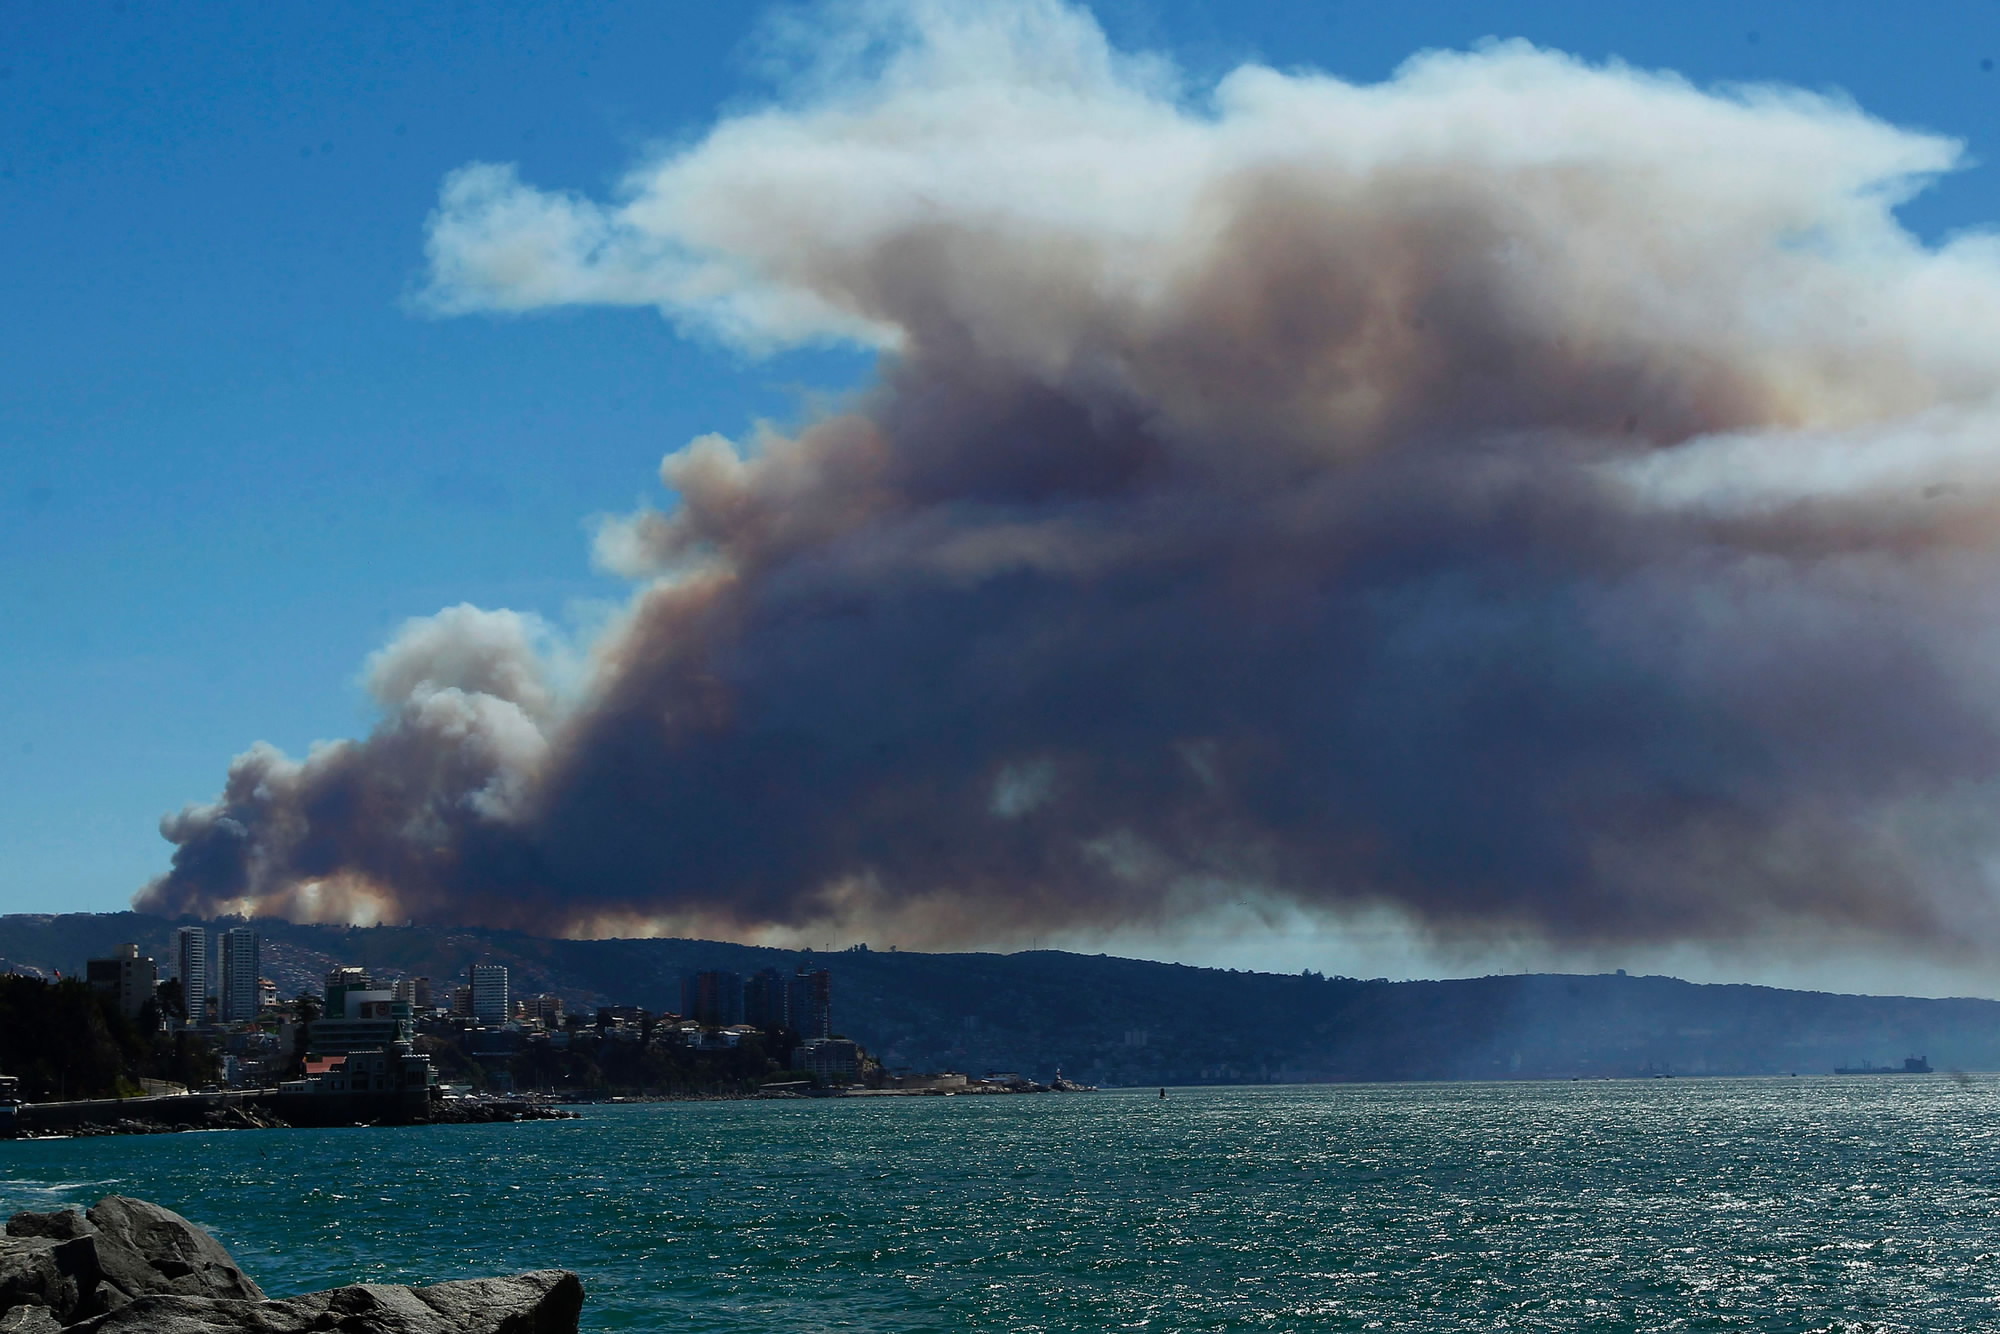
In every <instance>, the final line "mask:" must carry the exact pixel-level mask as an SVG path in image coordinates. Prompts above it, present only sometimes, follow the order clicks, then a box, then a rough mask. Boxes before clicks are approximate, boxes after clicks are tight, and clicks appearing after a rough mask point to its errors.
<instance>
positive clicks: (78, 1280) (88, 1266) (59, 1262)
mask: <svg viewBox="0 0 2000 1334" xmlns="http://www.w3.org/2000/svg"><path fill="white" fill-rule="evenodd" d="M582 1310H583V1284H582V1282H581V1281H580V1280H579V1279H578V1278H577V1276H576V1275H575V1274H572V1273H569V1272H568V1271H566V1270H561V1269H541V1270H536V1271H534V1272H533V1273H527V1274H515V1275H513V1276H511V1277H508V1278H477V1279H467V1280H463V1281H461V1282H456V1283H436V1284H432V1285H431V1286H429V1287H408V1286H403V1285H399V1284H380V1283H358V1284H354V1285H352V1286H350V1287H345V1288H329V1289H327V1290H326V1291H325V1292H309V1293H307V1294H305V1295H304V1296H302V1297H290V1298H285V1299H283V1300H279V1301H273V1300H271V1299H269V1298H267V1297H266V1296H265V1295H264V1290H263V1289H262V1288H260V1287H258V1286H257V1284H256V1281H255V1280H253V1279H252V1278H251V1277H250V1276H249V1275H248V1274H245V1273H244V1272H243V1271H242V1270H241V1269H239V1268H237V1266H236V1261H235V1260H234V1259H232V1258H231V1257H230V1254H229V1252H228V1251H226V1250H224V1249H223V1248H222V1245H221V1243H219V1242H217V1241H216V1240H215V1238H213V1237H211V1236H209V1235H208V1233H206V1232H204V1231H202V1230H201V1229H200V1228H198V1227H196V1226H195V1225H194V1224H192V1223H190V1222H188V1221H187V1219H185V1218H182V1217H181V1216H180V1215H179V1214H177V1213H175V1212H174V1211H173V1210H171V1209H163V1208H161V1207H160V1206H159V1205H157V1204H148V1203H147V1202H146V1201H144V1200H135V1199H131V1198H129V1197H127V1196H123V1195H112V1196H107V1197H106V1198H105V1199H102V1200H99V1201H98V1202H97V1204H96V1205H94V1206H93V1207H92V1208H90V1209H89V1210H88V1211H79V1210H76V1209H63V1210H58V1211H56V1212H54V1213H19V1214H15V1215H14V1216H13V1217H12V1218H10V1219H8V1220H7V1234H6V1236H4V1237H0V1334H55V1331H59V1330H60V1331H69V1332H70V1334H307V1331H320V1330H339V1331H342V1332H343V1334H576V1328H577V1318H578V1316H579V1314H580V1313H581V1312H582Z"/></svg>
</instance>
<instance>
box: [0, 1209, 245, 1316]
mask: <svg viewBox="0 0 2000 1334" xmlns="http://www.w3.org/2000/svg"><path fill="white" fill-rule="evenodd" d="M46 1216H47V1215H43V1217H46ZM85 1218H86V1219H87V1220H88V1221H89V1223H90V1224H91V1225H92V1226H93V1227H94V1228H95V1229H96V1233H95V1235H94V1237H93V1240H94V1241H95V1242H96V1244H97V1262H98V1265H99V1266H100V1267H101V1268H102V1269H103V1272H104V1284H105V1286H106V1287H107V1288H108V1289H111V1290H112V1292H109V1293H107V1294H106V1301H105V1304H106V1305H107V1306H115V1305H119V1304H121V1301H120V1299H122V1300H124V1301H130V1300H132V1299H134V1298H138V1297H145V1296H150V1295H155V1294H158V1295H162V1296H164V1295H169V1294H171V1295H175V1296H183V1297H224V1298H229V1299H231V1300H235V1301H253V1302H254V1301H262V1300H263V1299H264V1290H263V1289H262V1288H260V1287H258V1286H257V1284H256V1282H255V1281H254V1280H253V1279H251V1277H250V1276H249V1275H248V1274H246V1273H244V1272H243V1271H242V1270H241V1269H238V1268H237V1267H236V1261H235V1260H233V1259H231V1258H230V1255H229V1252H228V1251H225V1250H224V1249H222V1243H220V1242H218V1241H217V1240H216V1239H215V1238H214V1237H211V1236H209V1235H208V1234H207V1233H206V1232H204V1231H202V1230H201V1229H200V1228H198V1227H196V1226H195V1225H194V1224H192V1223H190V1222H188V1221H187V1219H185V1218H182V1217H181V1216H180V1215H179V1214H177V1213H175V1212H174V1211H173V1210H171V1209H162V1208H161V1207H160V1206H159V1205H157V1204H148V1203H147V1202H146V1201H144V1200H135V1199H133V1198H131V1197H130V1196H128V1195H107V1196H106V1197H105V1198H103V1199H101V1200H99V1201H98V1202H97V1203H96V1205H94V1206H93V1207H92V1208H91V1210H90V1212H89V1213H87V1214H86V1215H85ZM8 1226H9V1228H11V1227H12V1226H13V1224H12V1223H11V1222H10V1223H9V1224H8ZM114 1294H115V1295H114Z"/></svg>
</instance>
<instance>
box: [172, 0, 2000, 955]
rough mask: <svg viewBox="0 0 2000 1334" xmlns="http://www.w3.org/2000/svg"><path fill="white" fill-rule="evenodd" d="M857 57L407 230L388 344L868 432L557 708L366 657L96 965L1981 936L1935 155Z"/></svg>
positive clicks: (1982, 320)
mask: <svg viewBox="0 0 2000 1334" xmlns="http://www.w3.org/2000/svg"><path fill="white" fill-rule="evenodd" d="M857 15H858V16H857ZM848 18H849V21H850V22H851V23H853V24H858V25H859V26H858V27H852V28H848V29H843V30H842V39H841V40H834V39H831V38H829V39H827V40H826V41H825V42H823V46H824V47H825V48H826V49H833V50H837V51H842V52H860V53H861V54H860V56H858V57H857V58H856V63H855V64H853V65H851V66H838V65H836V66H832V67H826V68H821V69H819V70H817V71H815V72H814V73H813V75H812V76H811V77H810V78H809V79H806V80H804V86H807V87H809V89H810V92H809V93H806V94H802V95H801V96H800V97H799V98H798V99H797V100H795V101H792V102H787V103H783V104H780V105H776V106H773V107H771V108H769V109H766V110H762V111H758V112H754V113H747V114H743V115H739V116H736V117H733V118H730V119H727V120H724V121H722V122H721V123H720V124H718V125H717V126H716V127H715V128H714V130H713V131H712V132H711V133H710V134H709V135H708V136H707V137H706V139H705V140H703V141H702V142H701V143H699V144H697V145H696V146H694V147H692V148H689V149H687V150H685V151H682V152H678V153H676V154H674V155H672V156H669V157H667V158H664V159H662V160H659V161H656V162H653V163H650V164H648V165H646V166H644V167H642V168H641V169H639V170H637V171H636V172H634V173H633V175H632V177H631V178H630V180H629V181H628V182H627V186H626V189H625V191H624V193H623V196H622V198H621V200H620V201H619V202H616V203H612V204H603V205H601V204H596V203H593V202H590V201H586V200H582V199H577V198H573V197H568V196H559V195H552V194H546V193H541V192H538V191H536V190H534V189H532V188H531V187H529V186H526V185H524V184H522V183H520V182H519V181H518V180H517V179H516V177H515V176H514V174H513V173H512V171H511V169H509V168H505V167H499V166H490V165H475V166H470V167H466V168H464V169H463V170H461V171H459V172H457V173H455V174H454V175H453V176H451V177H450V178H449V179H448V180H447V181H446V183H445V186H444V190H443V195H442V201H441V204H440V207H439V210H438V212H437V213H436V215H435V216H434V217H433V219H432V221H431V226H430V256H431V263H432V285H431V288H430V291H429V294H428V299H429V301H430V302H431V304H432V305H433V306H434V307H435V308H436V309H438V310H440V311H445V312H452V311H475V310H494V309H504V310H529V309H536V308H542V307H547V306H552V305H558V304H563V303H582V302H590V303H625V304H639V305H654V306H658V307H659V308H661V309H662V310H663V311H664V312H665V313H667V314H668V315H669V316H670V317H672V318H674V319H675V320H677V321H680V322H682V323H683V324H684V325H685V326H687V327H689V328H690V329H695V330H706V331H709V332H711V333H714V334H717V335H719V336H721V337H724V338H727V339H730V340H734V341H736V342H738V343H739V344H741V345H744V346H746V347H749V348H751V349H753V350H754V349H756V348H758V347H768V346H775V345H780V344H784V343H790V342H797V341H801V340H810V339H826V338H835V339H849V340H856V339H858V340H862V341H864V342H867V343H869V344H871V345H873V346H875V347H878V348H880V349H881V352H882V369H881V372H880V376H879V381H878V383H877V384H876V385H875V386H874V387H873V388H872V389H871V390H869V391H868V392H867V393H866V394H865V395H863V396H862V397H861V398H860V399H859V400H858V401H857V402H855V403H854V404H853V405H852V406H851V408H850V409H849V410H846V411H843V412H840V413H838V414H836V415H830V416H827V417H825V418H823V419H821V420H817V421H814V422H813V423H811V424H810V425H808V426H806V427H805V428H804V429H803V430H801V431H799V432H798V433H797V434H795V435H781V434H777V433H774V432H772V431H768V430H767V431H764V432H762V433H760V434H759V435H757V436H756V438H754V439H752V440H751V441H749V442H748V443H747V444H742V445H738V444H735V443H732V442H730V441H728V440H725V439H722V438H720V437H715V436H710V437H705V438H703V439H701V440H697V441H695V442H694V443H693V444H691V445H689V446H688V447H687V448H686V449H684V450H681V451H679V452H677V453H675V454H674V455H672V456H671V457H669V458H668V459H667V460H666V463H665V465H664V467H663V475H664V478H665V480H666V482H667V484H668V486H669V488H670V489H671V490H672V491H673V492H674V493H675V494H676V495H677V496H678V501H677V504H676V506H675V507H674V508H673V509H672V510H671V511H670V512H666V513H642V514H638V515H635V516H631V517H630V518H628V519H624V520H620V521H617V522H615V523H610V524H607V525H606V526H605V528H604V530H603V531H602V533H601V534H600V542H599V554H600V556H601V558H602V559H603V560H604V561H605V563H606V564H607V565H609V566H610V567H612V568H614V569H618V570H620V571H622V572H625V573H628V574H630V575H632V576H633V577H634V578H635V579H638V580H639V581H640V584H639V589H638V592H637V593H636V596H635V599H634V601H633V603H632V606H631V608H630V609H629V612H628V614H627V615H626V616H625V618H624V619H623V620H622V621H621V623H620V624H618V625H617V626H616V627H615V628H613V629H612V630H611V631H610V632H608V633H607V634H606V635H604V636H603V638H602V640H601V641H600V642H598V643H596V644H595V645H593V646H590V648H589V656H588V667H587V669H586V670H585V671H584V672H583V674H582V679H581V681H580V683H578V684H575V685H574V686H571V687H569V688H562V689H559V688H557V686H555V685H553V684H551V680H552V676H551V671H550V669H549V667H548V665H547V652H546V645H545V644H544V643H543V640H544V638H545V632H544V631H543V630H542V629H541V628H540V627H539V626H538V625H537V624H536V623H534V622H533V621H532V620H531V619H529V618H524V617H521V616H517V615H515V614H514V613H511V612H485V611H480V610H477V609H474V608H470V607H460V608H455V609H452V610H450V611H447V612H444V613H442V614H440V615H439V616H438V617H437V618H435V619H433V620H431V621H427V622H423V623H420V624H417V625H413V626H412V627H411V628H410V629H409V630H408V631H406V633H405V634H404V635H403V636H402V637H401V638H400V639H399V640H398V641H397V642H396V643H394V644H392V645H391V646H390V647H389V648H387V649H385V650H384V651H383V652H382V653H381V654H380V655H378V657H377V659H376V661H375V662H374V664H373V665H372V667H371V672H370V678H369V679H370V683H371V687H372V688H373V689H374V691H375V693H376V696H377V698H378V699H379V701H380V703H381V706H382V709H383V721H382V722H381V724H380V725H379V726H378V727H377V728H376V730H375V731H374V732H373V733H372V734H371V735H370V736H369V737H367V738H366V739H364V740H360V741H355V742H349V743H340V744H336V745H332V746H328V747H326V748H324V749H321V750H319V751H316V752H315V753H314V754H313V755H311V756H309V757H308V758H307V759H305V760H303V761H295V760H291V759H287V758H286V757H284V756H282V755H280V754H278V753H277V752H275V751H273V750H271V749H269V748H267V747H258V748H256V749H253V750H252V751H250V752H249V753H247V754H246V755H244V756H242V757H240V758H239V759H238V760H237V761H236V763H235V765H234V766H233V767H232V769H231V772H230V778H229V782H228V785H227V787H226V789H225V791H224V792H223V794H222V796H221V797H220V798H219V799H218V800H217V801H215V802H214V803H211V804H208V805H203V806H195V807H190V808H188V809H187V810H185V811H183V812H181V813H180V814H179V815H177V816H173V817H170V818H169V819H168V820H166V821H165V822H164V825H163V828H164V831H165V833H166V835H167V837H168V838H169V839H170V840H171V841H172V842H173V843H175V844H176V845H177V847H176V851H175V854H174V860H173V869H172V870H171V872H170V873H169V874H167V875H166V876H164V877H163V878H161V879H160V880H158V881H156V882H155V883H154V884H152V885H151V886H149V887H148V888H147V889H146V890H145V891H144V892H143V893H142V894H141V896H140V899H139V902H140V903H141V905H142V906H144V907H147V908H151V909H157V910H167V911H179V910H192V911H201V912H215V911H227V910H232V909H234V910H249V911H256V912H267V913H278V914H282V915H286V916H291V917H294V918H316V919H335V920H346V919H363V920H365V919H370V918H393V919H400V918H404V917H414V918H416V919H418V920H420V921H433V922H446V921H452V922H468V923H483V924H492V925H505V926H518V927H528V928H534V929H538V930H545V931H553V932H575V933H589V932H604V931H613V930H617V931H627V932H638V931H648V930H652V931H666V930H690V929H693V930H704V931H728V932H736V933H744V932H753V933H754V932H757V931H760V930H765V929H768V928H773V927H791V928H807V927H815V926H821V925H825V924H830V923H831V924H841V925H844V926H847V927H861V926H868V927H871V928H873V929H875V930H878V931H888V932H890V933H892V934H893V935H894V936H895V937H896V938H900V939H903V940H906V941H943V940H967V939H988V940H991V939H1001V938H1009V937H1017V936H1019V935H1021V934H1024V933H1026V932H1029V931H1031V930H1036V929H1042V928H1047V927H1057V928H1064V927H1070V928H1074V927H1098V926H1104V927H1112V926H1131V925H1134V924H1140V925H1144V924H1148V923H1157V922H1160V921H1162V920H1167V919H1177V918H1185V917H1188V916H1198V915H1199V914H1201V913H1202V912H1204V911H1205V910H1206V909H1207V908H1208V907H1210V906H1211V905H1212V904H1214V903H1218V902H1221V901H1224V900H1235V899H1241V898H1244V897H1246V896H1248V897H1252V898H1256V899H1260V900H1263V901H1268V902H1279V903H1289V904H1293V905H1299V906H1303V907H1304V908H1306V909H1307V910H1309V911H1315V912H1317V911H1325V912H1329V913H1334V914H1338V913H1340V912H1343V911H1346V910H1348V909H1353V908H1357V907H1368V906H1372V905H1381V904H1387V905H1391V906H1392V907H1394V908H1396V909H1398V910H1400V911H1402V912H1405V913H1407V914H1410V915H1412V916H1414V917H1415V918H1417V919H1418V920H1420V921H1422V922H1424V923H1427V924H1429V926H1430V927H1432V928H1434V929H1436V930H1438V931H1441V932H1446V933H1450V932H1479V931H1503V932H1514V933H1526V934H1528V935H1531V936H1538V937H1542V938H1546V939H1550V940H1554V941H1557V942H1583V941H1696V942H1700V941H1718V940H1730V939H1739V938H1742V937H1744V936H1746V935H1753V934H1756V933H1760V932H1766V933H1769V932H1778V931H1785V932H1791V933H1798V932H1801V931H1808V932H1811V933H1814V934H1815V935H1823V936H1827V937H1841V936H1845V937H1848V938H1853V937H1861V938H1869V939H1883V938H1887V939H1894V940H1898V941H1902V942H1905V943H1910V942H1915V943H1920V944H1926V945H1931V946H1940V947H1941V946H1944V945H1948V944H1952V943H1961V944H1962V943H1968V942H1969V943H1971V944H1974V945H1983V944H1984V943H1986V942H1988V941H1991V940H1992V939H1994V937H1995V927H1996V922H1995V920H1994V914H1993V911H1992V904H1993V873H1992V867H1993V865H1994V858H1995V855H1996V853H2000V838H1996V836H1995V832H1994V828H1993V822H1992V820H1991V818H1990V811H1991V806H1992V798H1993V794H1994V789H1995V779H1996V776H2000V749H1996V741H2000V715H1996V694H1995V685H1996V677H2000V672H1996V661H2000V660H1996V656H1995V649H1996V642H1995V630H1996V627H2000V617H1996V614H1995V613H1996V611H2000V607H1996V602H2000V581H1996V578H1995V576H1996V574H2000V551H1996V536H1995V535H1996V528H1995V523H1994V519H1995V499H1996V495H2000V490H1996V482H2000V467H1996V460H2000V450H1996V439H2000V435H1996V427H2000V413H1997V412H1996V409H1995V403H1996V400H1995V393H1996V389H2000V358H1996V356H1995V353H1994V349H1995V348H1996V347H2000V314H1996V312H2000V299H1996V298H2000V255H1996V250H1995V246H1994V243H1993V242H1992V241H1991V240H1990V239H1984V238H1969V239H1965V240H1962V241H1959V242H1956V243H1953V244H1951V245H1948V246H1945V247H1943V248H1926V247H1924V246H1922V245H1921V244H1919V243H1918V242H1916V241H1915V240H1914V239H1913V238H1911V237H1910V236H1909V235H1908V234H1907V233H1905V232H1904V231H1903V230H1902V229H1901V228H1900V227H1899V225H1898V224H1897V222H1896V220H1895V218H1894V215H1893V212H1892V210H1893V207H1894V205H1895V204H1896V203H1898V202H1899V201H1900V200H1901V199H1902V198H1903V197H1904V196H1906V195H1907V194H1908V193H1909V192H1910V191H1911V190H1912V189H1914V188H1916V186H1917V185H1918V184H1920V183H1921V181H1922V180H1923V179H1924V178H1925V177H1926V176H1927V175H1928V174H1931V173H1935V172H1937V171H1940V170H1943V169H1946V168H1947V167H1949V166H1951V165H1952V164H1953V163H1954V161H1955V158H1956V155H1957V147H1956V146H1955V145H1953V144H1951V143H1948V142H1944V141H1940V140H1937V139H1934V138H1929V137H1925V136H1921V135H1916V134H1911V133H1907V132H1904V131H1900V130H1897V129H1894V128H1892V127H1889V126H1886V125H1883V124H1882V123H1880V122H1877V121H1874V120H1871V119H1869V118H1867V117H1866V116H1865V115H1863V114H1862V113H1861V112H1859V111H1858V110H1856V109H1854V108H1852V107H1849V106H1846V105H1844V104H1841V103H1838V102H1834V101H1829V100H1825V99H1822V98H1817V97H1811V96H1807V95H1805V94H1800V93H1796V92H1789V91H1784V90H1769V89H1764V90H1757V89H1752V90H1739V91H1730V92H1723V93H1709V92H1703V91H1700V90H1696V89H1693V88H1691V87H1689V86H1687V85H1685V84H1683V83H1681V82H1679V81H1677V80H1674V79H1672V78H1668V77H1659V76H1652V75H1644V74H1640V73H1636V72H1633V71H1630V70H1626V69H1622V68H1608V69H1607V68H1593V67H1589V66H1585V65H1582V64H1579V63H1576V62H1573V61H1570V60H1567V59H1565V58H1563V57H1561V56H1557V55H1552V54H1548V53H1544V52H1539V51H1536V50H1533V49H1530V48H1528V47H1525V46H1519V45H1501V46H1495V47H1492V48H1489V49H1485V50H1482V51H1480V52H1478V53H1475V54H1471V55H1441V56H1427V57H1424V58H1421V59H1419V60H1417V61H1414V62H1412V63H1411V64H1410V65H1409V66H1408V67H1407V68H1406V69H1404V70H1403V71H1402V72H1401V73H1399V75H1398V76H1397V77H1396V78H1395V79H1393V80H1391V81H1390V82H1388V83H1386V84H1382V85H1378V86H1373V87H1356V86H1352V85H1348V84H1344V83H1340V82H1337V81H1334V80H1331V79H1325V78H1316V77H1311V76H1306V75H1287V74H1280V73H1277V72H1275V71H1272V70H1269V69H1261V68H1245V69H1242V70H1239V71H1237V72H1236V73H1234V74H1232V75H1231V76H1229V77H1228V78H1227V79H1226V80H1224V81H1223V82H1222V83H1221V84H1220V85H1219V86H1218V87H1217V88H1216V89H1214V90H1212V91H1211V92H1209V93H1206V94H1204V95H1202V96H1200V97H1198V98H1197V97H1195V96H1193V95H1192V94H1190V93H1189V92H1188V91H1187V90H1185V89H1181V88H1178V87H1176V86H1175V85H1174V84H1173V81H1172V80H1173V75H1172V72H1171V71H1170V70H1168V69H1166V68H1165V67H1164V66H1162V65H1160V64H1159V63H1158V62H1147V61H1142V60H1134V59H1128V58H1125V57H1122V56H1119V55H1117V54H1116V53H1113V52H1111V51H1109V50H1108V49H1107V48H1106V46H1105V44H1104V41H1103V38H1102V36H1101V35H1100V34H1099V32H1098V31H1097V30H1096V28H1095V27H1094V26H1093V25H1092V24H1091V22H1090V21H1089V20H1088V18H1087V17H1085V16H1083V15H1081V14H1079V13H1078V12H1075V11H1073V10H1070V9H1067V8H1064V7H1062V6H1060V5H1057V4H1055V3H1053V2H1052V0H1051V2H1049V3H1022V4H1016V5H1010V6H981V7H978V8H961V7H957V6H951V5H923V4H917V5H902V6H897V7H895V8H893V9H891V10H881V9H875V10H868V11H855V12H851V13H849V15H848ZM871 25H872V26H871Z"/></svg>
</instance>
